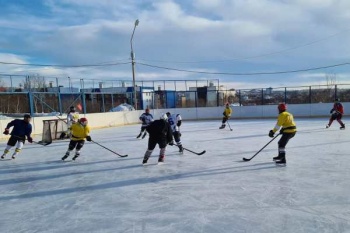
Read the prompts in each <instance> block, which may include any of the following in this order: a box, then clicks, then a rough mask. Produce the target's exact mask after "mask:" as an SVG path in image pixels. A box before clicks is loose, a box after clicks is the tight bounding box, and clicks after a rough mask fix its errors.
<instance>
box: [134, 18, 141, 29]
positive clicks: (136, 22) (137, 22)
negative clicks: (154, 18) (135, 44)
mask: <svg viewBox="0 0 350 233" xmlns="http://www.w3.org/2000/svg"><path fill="white" fill-rule="evenodd" d="M139 22H140V21H139V20H138V19H137V20H136V21H135V27H136V26H137V25H139Z"/></svg>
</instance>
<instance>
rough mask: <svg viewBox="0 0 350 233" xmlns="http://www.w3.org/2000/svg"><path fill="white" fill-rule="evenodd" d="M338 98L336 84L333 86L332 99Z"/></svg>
mask: <svg viewBox="0 0 350 233" xmlns="http://www.w3.org/2000/svg"><path fill="white" fill-rule="evenodd" d="M336 98H338V86H337V85H335V86H334V99H336Z"/></svg>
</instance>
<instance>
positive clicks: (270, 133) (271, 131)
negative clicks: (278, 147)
mask: <svg viewBox="0 0 350 233" xmlns="http://www.w3.org/2000/svg"><path fill="white" fill-rule="evenodd" d="M274 135H275V133H274V132H273V130H270V132H269V137H270V138H273V136H274Z"/></svg>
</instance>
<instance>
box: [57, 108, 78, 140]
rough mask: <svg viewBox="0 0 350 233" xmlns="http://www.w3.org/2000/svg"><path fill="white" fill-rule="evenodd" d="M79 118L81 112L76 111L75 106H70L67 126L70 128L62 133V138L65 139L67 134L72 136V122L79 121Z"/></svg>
mask: <svg viewBox="0 0 350 233" xmlns="http://www.w3.org/2000/svg"><path fill="white" fill-rule="evenodd" d="M78 120H79V112H77V111H76V109H75V107H74V106H71V107H70V108H69V112H68V114H67V128H68V130H67V131H66V132H62V133H61V135H60V139H64V138H65V137H66V136H67V135H68V136H70V135H71V132H70V130H69V128H70V127H71V126H72V124H74V123H77V122H78Z"/></svg>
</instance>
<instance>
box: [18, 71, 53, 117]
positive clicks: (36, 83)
mask: <svg viewBox="0 0 350 233" xmlns="http://www.w3.org/2000/svg"><path fill="white" fill-rule="evenodd" d="M47 87H48V85H47V84H46V79H45V77H41V76H39V75H30V76H27V77H26V79H25V80H24V81H23V88H24V89H25V90H27V91H31V92H36V93H35V95H34V111H35V112H39V111H38V110H39V109H38V104H40V106H41V111H40V112H44V105H43V102H45V94H44V92H45V91H47V90H46V89H47Z"/></svg>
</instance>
